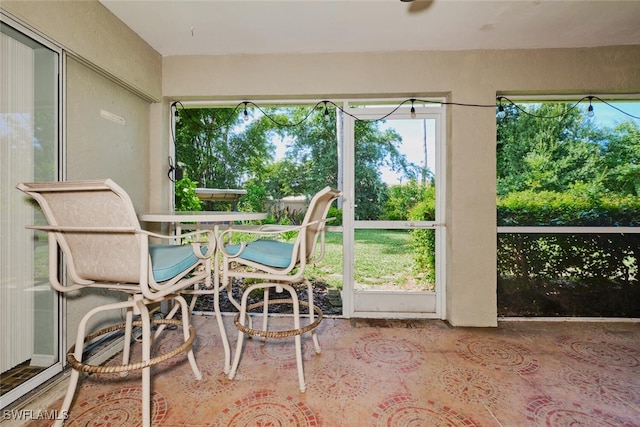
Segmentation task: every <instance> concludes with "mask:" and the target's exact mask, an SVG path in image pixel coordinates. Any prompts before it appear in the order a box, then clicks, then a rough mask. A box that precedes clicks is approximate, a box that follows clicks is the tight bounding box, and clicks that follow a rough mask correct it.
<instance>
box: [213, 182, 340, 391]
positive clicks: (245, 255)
mask: <svg viewBox="0 0 640 427" xmlns="http://www.w3.org/2000/svg"><path fill="white" fill-rule="evenodd" d="M340 194H341V193H340V192H339V191H338V190H335V189H333V188H331V187H325V188H324V189H322V190H321V191H319V192H318V193H317V194H316V195H315V196H314V197H313V198H312V199H311V202H310V203H309V207H308V209H307V212H306V214H305V217H304V220H303V222H302V224H300V225H299V226H264V227H261V228H260V229H257V230H255V229H254V230H238V229H231V230H226V231H224V232H223V233H221V234H220V236H219V239H218V245H219V248H220V251H221V252H222V253H223V261H222V264H223V270H222V285H221V287H225V286H226V287H227V289H228V290H229V291H230V290H231V286H232V285H233V279H234V278H239V279H252V280H257V283H253V284H251V285H249V286H247V287H246V288H245V289H244V291H243V294H242V298H241V302H240V303H239V304H238V302H237V301H235V300H234V299H233V296H232V292H228V294H229V296H230V299H231V302H233V303H234V305H236V307H238V309H239V313H238V314H237V315H236V317H235V319H234V324H235V326H236V328H237V329H238V331H239V333H238V343H237V346H236V351H235V354H234V360H233V364H232V366H231V371H230V372H229V379H233V377H234V376H235V374H236V372H237V369H238V364H239V363H240V357H241V353H242V345H243V341H244V334H247V335H249V336H254V335H255V336H260V337H263V339H264V338H287V337H294V339H295V347H296V363H297V367H298V381H299V385H300V391H302V392H304V391H305V389H306V384H305V379H304V370H303V365H302V346H301V340H300V335H301V334H303V333H305V332H311V335H312V338H313V344H314V347H315V351H316V353H320V344H319V343H318V338H317V335H316V330H315V329H316V327H317V326H318V325H319V324H320V321H321V320H322V310H321V309H320V308H319V307H317V306H315V305H314V304H313V289H312V286H311V283H310V282H309V281H308V280H307V279H305V278H304V272H305V267H307V266H308V265H310V264H315V263H317V262H319V261H320V260H321V259H322V258H323V256H324V243H325V228H326V222H327V221H328V219H327V213H328V212H329V207H330V206H331V203H332V202H333V201H334V200H335V199H337V198H338V197H339V196H340ZM285 232H286V233H288V234H291V233H296V235H297V236H296V238H295V241H293V242H290V241H283V240H278V237H279V236H281V235H282V233H285ZM242 234H245V235H246V234H250V235H251V237H253V238H254V239H255V238H256V237H257V239H256V240H252V241H250V242H249V243H246V239H247V236H245V237H244V238H241V240H245V241H243V242H241V243H236V244H233V243H230V242H231V241H232V240H233V239H235V238H237V237H238V236H239V235H242ZM298 283H304V284H306V287H307V294H308V301H301V300H300V299H299V297H298V295H297V292H296V290H295V288H294V287H293V286H292V285H294V284H298ZM271 288H275V291H276V293H282V292H283V291H284V290H286V291H287V292H288V293H289V296H290V298H280V299H275V300H269V290H270V289H271ZM256 289H263V291H264V292H263V296H264V297H263V299H262V300H261V301H259V302H257V303H254V304H251V305H249V306H247V301H248V297H249V295H250V294H252V293H253V291H254V290H256ZM269 304H291V305H292V309H293V329H289V330H269V329H268V322H267V320H268V314H269ZM300 305H303V306H307V307H308V311H309V323H308V324H307V325H305V326H301V321H300ZM259 307H262V308H263V309H262V329H260V330H258V329H253V327H252V322H251V319H250V317H249V316H248V312H249V311H250V310H253V309H256V308H259Z"/></svg>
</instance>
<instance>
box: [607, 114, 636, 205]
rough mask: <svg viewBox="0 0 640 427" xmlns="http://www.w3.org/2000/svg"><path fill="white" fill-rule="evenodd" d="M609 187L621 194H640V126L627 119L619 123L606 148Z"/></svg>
mask: <svg viewBox="0 0 640 427" xmlns="http://www.w3.org/2000/svg"><path fill="white" fill-rule="evenodd" d="M604 163H605V165H606V166H607V171H606V176H605V181H606V186H607V188H608V189H610V190H611V191H613V192H614V193H616V194H620V195H635V196H640V127H639V126H638V124H637V123H636V122H632V121H626V122H623V123H621V124H619V125H617V126H616V127H615V128H614V129H613V131H612V133H611V134H610V136H609V141H608V144H607V145H606V147H605V149H604Z"/></svg>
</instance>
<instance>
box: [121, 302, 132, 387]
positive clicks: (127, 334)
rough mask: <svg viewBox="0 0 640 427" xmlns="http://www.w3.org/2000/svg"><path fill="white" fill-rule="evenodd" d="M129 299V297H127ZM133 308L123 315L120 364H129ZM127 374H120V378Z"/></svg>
mask: <svg viewBox="0 0 640 427" xmlns="http://www.w3.org/2000/svg"><path fill="white" fill-rule="evenodd" d="M129 299H131V297H129ZM132 323H133V308H128V309H127V314H126V315H125V328H124V344H123V345H124V347H123V349H122V364H123V365H126V364H128V363H129V357H130V356H131V340H132V339H133V335H132V334H133V324H132ZM128 374H129V373H128V372H120V376H121V377H126V376H127V375H128Z"/></svg>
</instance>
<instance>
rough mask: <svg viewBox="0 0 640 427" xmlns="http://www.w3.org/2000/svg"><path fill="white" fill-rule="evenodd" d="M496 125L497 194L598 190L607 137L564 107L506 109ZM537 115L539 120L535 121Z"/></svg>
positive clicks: (581, 114)
mask: <svg viewBox="0 0 640 427" xmlns="http://www.w3.org/2000/svg"><path fill="white" fill-rule="evenodd" d="M505 111H506V113H507V114H506V116H505V117H504V118H502V119H498V125H497V143H498V145H497V171H498V194H499V195H505V194H508V193H510V192H513V191H524V190H535V191H542V190H550V191H566V190H568V189H569V188H571V186H572V185H575V184H576V183H587V184H589V186H591V187H592V188H594V191H598V190H601V189H602V180H603V174H602V168H603V165H602V156H601V151H602V147H603V146H604V145H605V144H606V133H605V132H603V131H602V130H600V129H598V128H597V127H596V126H595V125H594V124H593V123H592V121H591V120H588V119H587V118H586V117H585V115H584V114H583V113H582V112H581V111H580V110H579V109H578V108H572V107H571V106H570V105H569V104H566V103H544V104H541V105H528V106H521V107H520V108H517V107H515V106H514V105H507V106H505ZM535 116H539V117H535Z"/></svg>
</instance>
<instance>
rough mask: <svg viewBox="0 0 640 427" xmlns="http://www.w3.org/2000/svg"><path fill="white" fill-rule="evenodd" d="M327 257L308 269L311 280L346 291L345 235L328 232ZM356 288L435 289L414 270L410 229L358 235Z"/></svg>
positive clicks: (365, 232)
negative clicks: (344, 264)
mask: <svg viewBox="0 0 640 427" xmlns="http://www.w3.org/2000/svg"><path fill="white" fill-rule="evenodd" d="M325 248H326V249H325V257H324V259H323V260H322V262H321V263H320V264H318V265H317V266H315V267H312V268H310V269H308V270H307V274H308V276H307V277H309V278H312V279H314V280H318V281H323V282H326V283H327V284H329V286H332V287H336V288H338V289H342V233H336V232H327V237H326V245H325ZM355 257H356V260H355V280H356V289H368V290H390V289H394V290H428V291H429V290H433V289H434V284H433V283H427V282H426V280H425V279H424V278H423V277H422V276H421V275H419V274H415V272H414V271H413V270H414V269H413V250H412V248H411V245H410V242H409V232H408V231H406V230H378V229H363V230H357V231H356V233H355Z"/></svg>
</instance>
